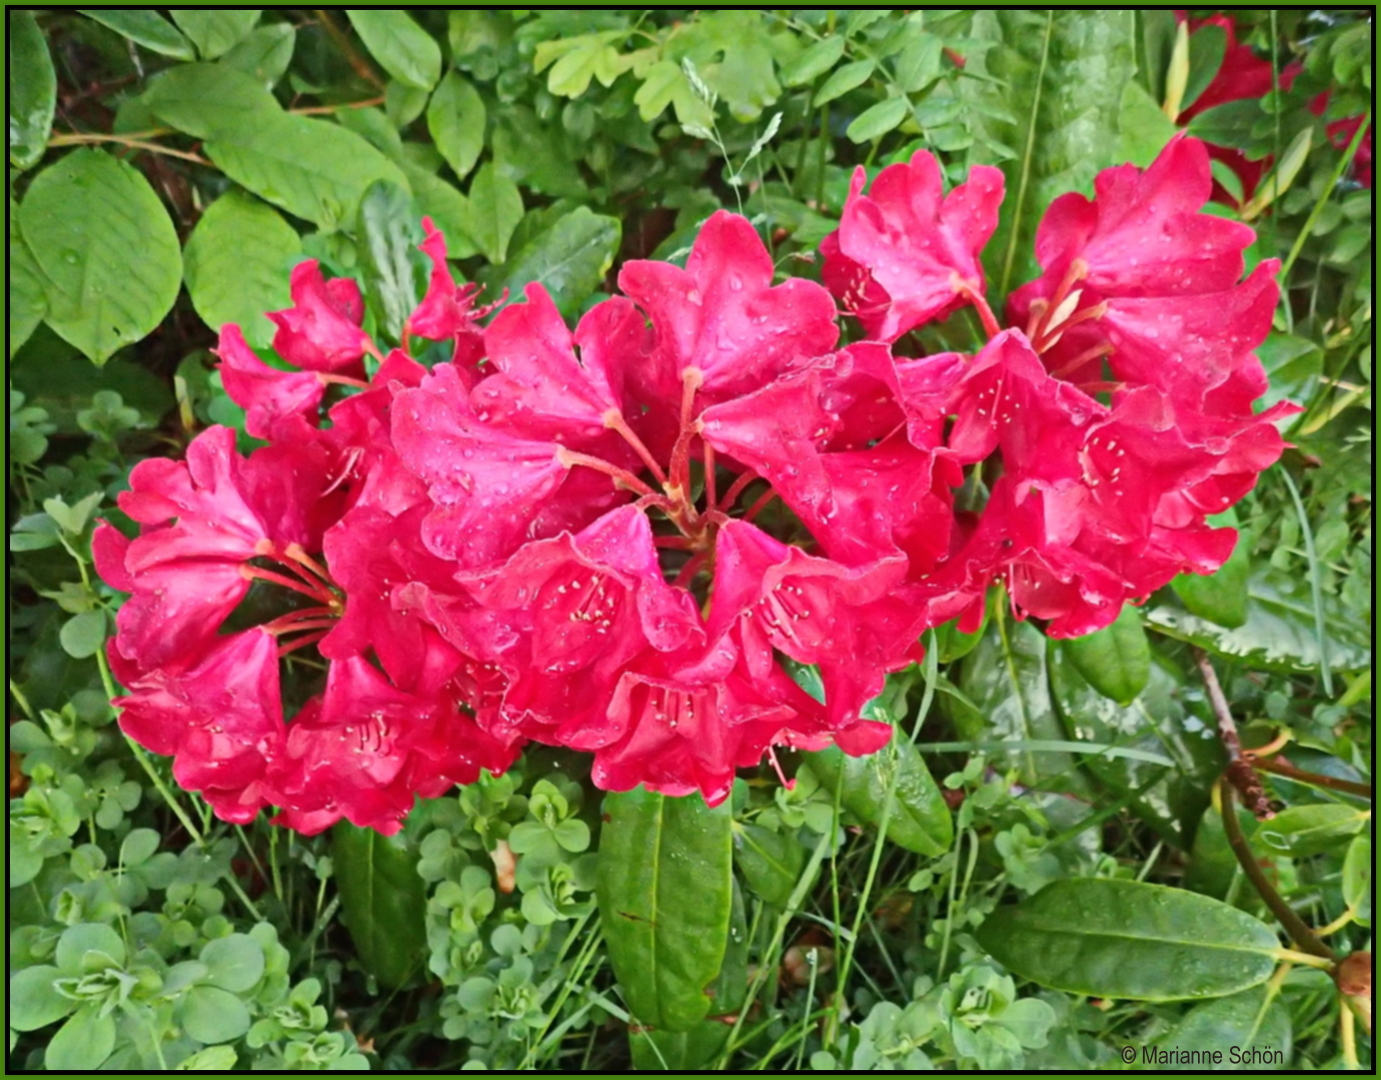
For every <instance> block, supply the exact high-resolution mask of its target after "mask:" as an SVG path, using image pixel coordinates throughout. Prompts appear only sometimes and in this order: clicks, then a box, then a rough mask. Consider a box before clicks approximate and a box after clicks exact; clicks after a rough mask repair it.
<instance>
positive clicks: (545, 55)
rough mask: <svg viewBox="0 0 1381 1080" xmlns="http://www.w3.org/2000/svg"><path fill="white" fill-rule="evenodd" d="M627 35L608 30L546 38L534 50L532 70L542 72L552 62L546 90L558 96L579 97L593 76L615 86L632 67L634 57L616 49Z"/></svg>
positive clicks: (623, 31)
mask: <svg viewBox="0 0 1381 1080" xmlns="http://www.w3.org/2000/svg"><path fill="white" fill-rule="evenodd" d="M627 36H628V33H627V31H625V30H606V31H604V32H602V33H598V34H581V35H579V36H578V37H568V38H560V39H558V40H556V41H544V42H542V43H541V44H540V45H538V46H537V50H536V52H535V53H533V56H532V66H533V70H534V71H537V72H540V71H542V70H544V69H545V68H546V67H547V66H548V65H551V71H549V72H548V73H547V89H548V90H549V91H551V92H552V93H553V94H556V95H557V96H558V97H569V98H574V97H579V96H580V95H581V94H583V93H585V91H586V90H588V89H589V88H590V80H591V79H598V80H599V83H600V85H601V86H613V85H614V80H615V79H617V78H618V77H619V76H620V75H622V74H623V73H624V72H625V71H627V70H628V69H629V68H630V67H632V66H633V61H632V59H631V58H629V57H625V56H622V55H620V53H619V51H618V49H616V48H614V45H615V44H616V43H621V42H622V41H623V40H624V39H625V38H626V37H627ZM553 61H554V63H553Z"/></svg>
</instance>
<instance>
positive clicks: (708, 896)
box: [595, 788, 733, 1031]
mask: <svg viewBox="0 0 1381 1080" xmlns="http://www.w3.org/2000/svg"><path fill="white" fill-rule="evenodd" d="M604 812H605V822H604V828H603V830H602V832H601V834H600V846H599V874H598V880H597V883H596V886H595V892H596V896H597V897H598V899H599V914H600V923H601V925H602V926H603V928H604V939H605V942H606V944H607V945H608V949H609V959H610V962H611V964H612V965H613V968H614V975H615V977H616V978H617V979H618V981H619V986H620V988H621V989H622V991H623V996H624V1000H625V1001H626V1002H627V1003H628V1006H629V1011H630V1012H631V1013H632V1014H633V1016H634V1018H635V1019H636V1021H637V1022H638V1023H639V1024H644V1025H650V1026H652V1027H655V1028H658V1029H664V1030H667V1031H688V1030H690V1029H691V1028H693V1027H695V1025H696V1024H698V1023H699V1022H700V1021H701V1020H703V1019H704V1018H705V1016H706V1015H707V1014H708V1013H709V1010H710V1005H711V999H710V998H709V997H708V996H707V995H706V993H705V990H706V988H707V987H709V986H710V984H711V983H713V982H714V981H715V978H716V976H718V974H719V971H720V968H721V966H722V964H723V961H724V955H725V950H726V946H727V939H728V933H729V922H730V915H731V911H732V902H733V872H732V858H733V854H732V848H733V842H732V837H731V827H730V823H731V821H732V817H731V815H730V808H729V803H728V802H727V801H726V802H724V803H721V804H720V805H719V806H717V807H715V808H713V809H711V808H709V807H707V806H706V805H705V801H704V800H703V799H702V798H701V797H700V795H699V794H698V793H697V794H694V795H688V796H685V797H683V798H669V797H667V796H665V795H658V794H654V793H652V792H648V791H644V790H643V789H641V788H637V789H635V790H633V791H628V792H619V793H610V794H609V795H607V796H605V800H604Z"/></svg>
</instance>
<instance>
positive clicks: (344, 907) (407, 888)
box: [331, 821, 427, 990]
mask: <svg viewBox="0 0 1381 1080" xmlns="http://www.w3.org/2000/svg"><path fill="white" fill-rule="evenodd" d="M417 859H418V855H417V852H416V851H415V850H413V849H411V848H410V847H409V846H408V845H407V843H406V842H405V841H404V839H403V838H402V837H401V836H396V837H395V836H380V835H379V834H378V833H376V832H375V831H374V830H373V829H361V828H358V827H356V826H354V825H352V824H350V822H348V821H342V822H341V823H340V824H338V825H337V826H336V827H335V828H334V829H333V830H332V832H331V862H332V866H333V867H334V874H335V881H336V887H337V889H339V890H340V901H341V915H342V918H343V919H344V921H345V925H346V927H347V928H348V929H349V931H350V938H351V940H352V941H354V943H355V955H356V957H357V958H358V959H359V961H360V965H361V966H362V967H363V968H364V969H365V971H367V972H369V974H371V975H373V976H374V977H375V978H376V979H378V980H379V984H380V985H381V986H385V987H388V988H389V989H390V990H396V989H399V988H400V987H403V986H405V985H407V983H408V982H409V981H410V980H411V979H412V978H413V977H414V976H415V975H418V974H419V973H421V971H422V966H423V960H424V957H425V956H426V949H427V893H426V887H425V883H424V882H423V881H422V878H421V876H420V875H419V874H418V873H417Z"/></svg>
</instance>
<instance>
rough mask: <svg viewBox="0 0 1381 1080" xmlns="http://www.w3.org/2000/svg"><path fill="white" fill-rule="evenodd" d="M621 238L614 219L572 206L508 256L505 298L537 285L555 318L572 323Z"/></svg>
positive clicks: (620, 231)
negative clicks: (555, 311)
mask: <svg viewBox="0 0 1381 1080" xmlns="http://www.w3.org/2000/svg"><path fill="white" fill-rule="evenodd" d="M621 236H622V230H621V229H620V228H619V222H618V219H617V218H611V217H605V216H604V215H603V214H596V213H593V212H591V211H590V210H589V209H588V208H586V207H584V206H581V207H578V208H577V209H575V210H572V211H571V212H570V213H569V214H566V215H565V216H563V217H562V218H560V220H558V221H557V222H556V223H555V224H554V225H552V227H551V228H549V229H546V230H544V231H542V232H540V233H538V234H537V235H536V236H534V237H533V238H532V239H531V240H530V241H528V242H527V243H526V244H524V245H523V247H522V249H521V250H520V251H518V252H517V253H516V254H514V256H513V257H512V259H510V260H509V263H510V264H511V265H510V266H508V267H506V269H507V271H508V272H507V274H506V276H505V278H504V282H503V287H504V288H506V289H507V290H508V292H509V295H510V296H521V295H522V294H523V289H524V288H526V287H527V285H528V284H530V283H532V282H538V283H540V284H541V285H543V286H545V287H546V289H547V291H548V292H549V293H551V295H552V299H553V300H555V301H556V306H557V307H558V308H559V309H560V311H561V314H562V315H564V316H565V317H566V318H573V317H574V316H575V315H577V314H578V313H579V312H580V310H581V307H582V305H583V304H584V303H585V301H586V300H587V299H588V298H589V296H590V294H591V293H592V292H594V291H595V289H596V288H598V286H599V284H600V282H601V281H603V280H604V275H605V274H606V273H608V271H609V267H610V266H611V265H613V261H614V256H615V255H617V254H618V250H619V242H620V239H621Z"/></svg>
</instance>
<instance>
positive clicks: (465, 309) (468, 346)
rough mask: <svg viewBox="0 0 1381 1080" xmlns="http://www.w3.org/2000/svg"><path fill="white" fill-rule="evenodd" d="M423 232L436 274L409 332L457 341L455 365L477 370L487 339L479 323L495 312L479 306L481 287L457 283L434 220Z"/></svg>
mask: <svg viewBox="0 0 1381 1080" xmlns="http://www.w3.org/2000/svg"><path fill="white" fill-rule="evenodd" d="M422 229H423V231H424V232H425V233H426V237H427V238H426V239H425V240H423V241H422V243H421V244H419V245H418V248H419V250H420V251H421V252H422V253H423V254H424V255H426V256H427V258H428V259H430V260H431V264H432V272H431V276H430V278H429V279H428V282H427V295H426V296H424V297H423V298H422V303H420V304H418V305H417V309H416V310H415V311H414V312H413V313H412V314H411V315H409V316H408V321H407V325H406V332H407V333H409V334H418V335H420V336H421V337H424V338H430V339H431V340H433V341H454V342H455V352H454V354H453V355H452V357H451V362H452V363H453V364H456V365H458V366H459V367H461V368H463V369H465V370H467V371H468V370H473V369H474V367H475V366H476V365H477V364H478V363H479V362H480V360H481V359H482V358H483V356H484V337H483V334H482V333H481V332H480V329H479V327H478V325H477V321H478V320H479V319H482V318H483V317H484V316H485V315H487V314H488V313H489V312H490V311H491V310H493V309H492V307H486V308H476V307H475V297H476V296H477V295H479V291H480V287H479V286H478V285H457V284H456V282H455V278H453V277H452V276H451V269H450V267H449V266H448V265H447V264H446V238H445V237H444V236H442V235H441V232H440V230H439V229H437V228H436V226H435V225H433V224H432V219H431V218H429V217H424V218H423V219H422Z"/></svg>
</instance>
